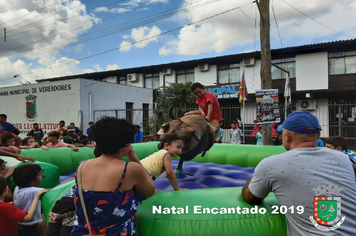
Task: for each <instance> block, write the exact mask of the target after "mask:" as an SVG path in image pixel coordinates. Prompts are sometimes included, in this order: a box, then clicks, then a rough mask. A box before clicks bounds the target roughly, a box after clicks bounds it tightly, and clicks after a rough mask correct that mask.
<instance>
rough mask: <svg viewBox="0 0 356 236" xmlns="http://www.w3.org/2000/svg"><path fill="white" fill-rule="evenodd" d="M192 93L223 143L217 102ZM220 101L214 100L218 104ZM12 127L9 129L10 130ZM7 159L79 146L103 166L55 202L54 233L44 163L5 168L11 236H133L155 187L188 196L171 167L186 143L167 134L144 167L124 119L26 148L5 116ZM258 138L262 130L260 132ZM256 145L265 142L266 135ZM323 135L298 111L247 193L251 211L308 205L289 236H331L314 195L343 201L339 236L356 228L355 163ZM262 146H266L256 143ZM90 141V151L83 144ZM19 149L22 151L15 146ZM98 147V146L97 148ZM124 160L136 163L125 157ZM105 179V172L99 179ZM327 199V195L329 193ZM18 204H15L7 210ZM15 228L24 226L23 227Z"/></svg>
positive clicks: (289, 217)
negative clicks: (271, 201)
mask: <svg viewBox="0 0 356 236" xmlns="http://www.w3.org/2000/svg"><path fill="white" fill-rule="evenodd" d="M191 89H192V92H193V93H194V94H195V95H196V96H197V104H198V106H199V110H197V111H192V112H188V113H187V115H190V114H198V115H202V116H204V118H205V120H206V121H207V123H208V124H209V125H210V132H211V133H212V134H214V136H213V137H214V140H215V143H221V141H222V138H223V136H224V131H223V129H222V127H221V126H222V118H221V111H220V113H219V110H220V106H219V103H218V101H217V99H216V100H215V99H214V98H213V97H212V96H213V95H212V96H211V94H209V93H210V92H207V91H205V88H204V86H203V85H201V84H199V83H196V84H193V86H192V88H191ZM214 97H215V96H214ZM4 121H5V124H4ZM0 122H1V124H4V125H1V128H2V129H3V131H2V132H1V138H0V140H1V143H0V145H2V148H0V155H3V154H4V153H5V154H6V153H7V152H8V153H11V155H12V157H15V158H17V159H19V160H22V161H26V160H30V161H34V160H33V159H30V158H28V159H24V158H25V157H22V156H20V155H19V154H20V153H21V149H20V148H25V149H28V148H42V149H44V150H47V149H49V148H59V147H66V148H71V149H72V150H73V151H78V146H79V145H82V146H86V145H88V144H89V145H95V146H96V153H95V155H96V158H94V159H89V160H85V161H83V162H81V163H80V164H79V167H78V169H77V171H76V173H75V185H74V186H73V187H72V189H70V191H69V192H68V193H67V194H65V195H64V197H63V198H61V199H60V200H58V201H57V202H56V204H55V206H54V207H53V209H52V212H51V213H50V215H49V227H48V229H47V226H46V224H45V222H44V217H43V214H42V213H41V201H40V199H41V195H42V194H44V193H45V192H46V191H48V190H46V189H43V188H39V187H38V186H39V185H40V183H41V180H42V177H43V174H42V171H43V169H42V168H41V167H40V166H39V165H37V164H35V163H34V164H26V165H20V166H18V167H16V168H12V167H8V168H7V167H6V162H4V161H3V160H1V159H0V228H1V230H3V229H6V232H10V233H9V234H8V235H11V236H12V235H17V233H19V235H40V236H43V235H52V236H54V235H136V234H137V228H136V224H135V220H136V212H137V207H138V206H139V205H140V204H142V201H143V200H145V199H146V198H148V197H151V196H152V195H154V194H155V192H156V191H157V190H156V189H155V184H154V180H155V179H156V178H157V177H158V176H160V175H161V174H162V173H163V172H166V175H167V178H168V179H169V181H170V183H171V185H172V187H173V189H174V190H176V191H180V190H187V189H184V188H181V187H180V186H179V184H178V182H177V179H176V175H175V173H174V171H173V167H172V163H171V158H172V157H177V156H179V155H181V154H182V150H183V147H184V144H185V143H184V142H185V140H184V139H183V138H182V137H179V136H178V135H177V134H169V135H165V136H164V138H163V139H162V140H161V141H160V143H159V145H158V147H159V149H160V150H159V151H158V152H155V153H153V154H152V155H150V156H148V157H146V158H144V159H142V160H139V158H138V157H137V155H136V154H135V150H134V148H133V146H132V145H131V143H140V142H144V136H143V133H142V131H140V126H138V125H132V124H130V123H129V122H128V121H126V120H121V119H117V118H114V117H103V118H101V119H100V120H98V121H97V122H96V123H95V124H94V123H93V122H90V123H89V126H90V127H89V128H88V130H87V136H83V134H82V131H81V130H80V129H78V128H76V127H75V124H74V123H71V124H70V125H69V126H65V122H64V121H60V122H59V128H58V130H56V131H51V132H49V133H48V134H47V137H46V138H43V137H44V133H43V131H42V130H41V129H39V128H38V125H36V124H34V129H33V130H31V132H30V133H29V134H28V137H27V138H24V139H23V140H20V143H19V137H18V136H17V135H16V134H12V133H11V132H9V129H11V128H12V127H11V125H9V123H7V121H6V116H5V118H4V116H2V115H0ZM241 126H242V122H241V119H240V118H238V119H236V120H235V121H233V122H232V123H231V129H230V130H229V135H230V138H231V143H235V144H240V143H241V140H242V137H243V133H242V131H241V129H240V127H241ZM259 131H260V128H259ZM259 131H258V132H257V133H256V138H257V143H258V142H262V135H260V132H259ZM320 131H321V126H320V124H319V122H318V119H317V118H316V117H315V116H314V115H312V114H311V113H309V112H307V111H297V112H294V113H292V114H290V115H289V116H288V118H287V119H286V120H285V121H284V123H283V124H282V125H280V126H278V127H277V129H276V135H277V136H276V139H275V140H274V142H275V143H276V145H283V146H284V147H285V149H286V150H287V152H285V153H282V154H280V155H276V156H271V157H268V158H265V159H263V160H262V161H261V162H260V163H259V164H258V165H257V167H256V169H255V171H254V173H253V176H252V177H251V178H250V179H249V180H248V181H247V183H246V184H245V186H244V187H243V189H242V197H243V199H244V200H245V201H246V202H247V203H250V204H260V203H261V202H262V201H263V199H264V198H265V197H266V196H267V195H268V194H269V193H270V192H274V193H275V195H276V198H277V200H278V202H279V204H280V205H283V206H287V207H291V206H298V205H302V206H305V207H304V210H305V214H303V215H298V214H294V212H287V213H286V214H285V215H286V221H287V231H288V235H329V234H324V233H325V232H320V231H318V229H317V228H315V227H314V224H313V223H312V222H310V219H309V216H313V215H314V201H313V199H314V196H315V195H318V194H317V193H316V192H315V191H314V190H315V189H318V187H319V186H329V185H330V186H336V188H339V189H340V191H339V195H338V196H339V197H341V199H342V206H343V208H342V214H343V215H345V217H346V218H347V219H348V220H346V221H344V222H343V223H342V226H341V227H340V226H339V227H340V228H339V229H335V230H338V231H335V232H337V233H339V234H340V235H352V234H353V231H354V229H355V227H356V222H355V221H354V220H353V219H354V218H355V217H356V209H355V206H356V199H355V198H354V197H353V196H354V193H355V192H356V182H355V176H356V167H355V166H356V154H355V153H353V152H352V151H350V150H348V147H347V143H346V142H345V140H344V138H343V137H340V136H336V137H330V138H328V139H327V140H325V146H326V147H318V145H317V142H318V140H319V138H320ZM259 139H260V140H259ZM84 141H86V144H85V145H84V143H83V142H84ZM17 143H18V145H17ZM91 147H93V146H91ZM124 156H126V157H127V158H128V159H129V160H130V162H126V161H124V160H123V159H122V158H123V157H124ZM102 170H105V171H102ZM11 175H12V176H13V179H14V182H15V184H16V185H17V186H16V188H15V189H14V191H13V193H12V192H11V191H10V190H9V187H8V184H7V181H6V178H8V177H9V176H11ZM324 194H327V195H330V192H324ZM12 200H13V201H14V205H12V204H10V203H9V201H12ZM16 222H17V223H16Z"/></svg>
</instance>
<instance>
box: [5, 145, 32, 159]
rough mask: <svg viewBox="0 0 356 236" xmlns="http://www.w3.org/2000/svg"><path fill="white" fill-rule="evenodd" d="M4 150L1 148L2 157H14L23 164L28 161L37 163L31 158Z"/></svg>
mask: <svg viewBox="0 0 356 236" xmlns="http://www.w3.org/2000/svg"><path fill="white" fill-rule="evenodd" d="M4 149H5V148H0V156H9V157H13V158H16V159H17V160H19V161H22V162H26V161H33V162H35V161H36V160H35V159H33V158H31V157H25V156H20V155H17V154H16V153H12V152H8V151H6V150H4Z"/></svg>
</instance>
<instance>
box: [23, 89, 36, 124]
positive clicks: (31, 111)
mask: <svg viewBox="0 0 356 236" xmlns="http://www.w3.org/2000/svg"><path fill="white" fill-rule="evenodd" d="M36 98H37V96H35V95H28V96H26V97H25V99H26V118H27V119H28V120H29V121H33V120H35V119H36V117H37V107H36Z"/></svg>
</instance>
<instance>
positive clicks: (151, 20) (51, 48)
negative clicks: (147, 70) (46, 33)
mask: <svg viewBox="0 0 356 236" xmlns="http://www.w3.org/2000/svg"><path fill="white" fill-rule="evenodd" d="M217 1H221V0H212V1H210V2H204V3H202V4H197V5H194V6H191V7H187V8H183V9H178V10H176V11H174V10H175V9H176V8H173V9H170V10H166V11H163V12H161V13H158V14H154V15H153V16H155V15H158V16H156V17H153V18H152V19H148V20H144V19H146V18H149V17H152V16H147V17H143V18H140V19H137V20H135V21H136V23H135V21H129V22H125V23H121V24H118V25H115V26H112V27H107V28H105V29H101V30H98V31H94V32H91V33H87V34H83V35H82V36H89V37H88V38H83V39H80V40H79V43H83V42H88V41H91V40H95V39H100V38H103V37H106V36H109V35H112V34H115V33H119V32H122V31H125V30H128V29H132V28H135V27H138V26H142V25H145V24H148V23H152V22H155V21H158V20H162V19H165V18H168V17H170V16H173V15H177V14H180V13H183V12H186V11H188V10H191V9H194V8H197V7H201V6H205V5H208V4H210V3H213V2H217ZM189 5H192V4H186V6H189ZM166 12H168V13H166ZM162 13H166V14H163V15H161V16H159V14H162ZM140 21H142V22H140ZM129 24H131V25H129ZM122 25H123V26H124V28H118V29H114V30H112V31H109V32H104V33H103V34H101V35H94V34H95V33H97V32H99V31H104V30H107V29H110V28H115V27H118V26H122ZM125 25H126V26H125ZM79 28H80V29H81V28H82V27H79ZM70 31H73V30H70ZM70 31H67V32H70ZM67 32H65V33H67ZM52 37H56V36H52ZM52 37H49V38H52ZM80 37H81V36H79V38H80ZM90 37H91V38H90ZM49 38H46V39H49ZM76 38H77V37H72V38H69V39H66V40H67V41H66V42H61V43H59V44H56V45H53V46H51V47H48V48H45V49H42V50H41V49H40V51H41V52H39V50H37V52H36V53H34V52H28V53H27V54H31V55H32V56H33V55H38V54H42V53H46V52H50V51H53V50H56V49H59V48H61V47H63V46H70V45H72V44H77V43H78V42H73V43H69V44H68V42H70V41H71V40H74V39H76ZM46 39H41V40H38V41H35V42H32V43H28V44H25V45H22V46H18V47H15V48H11V49H8V50H4V51H2V52H0V53H4V52H7V51H11V50H14V49H19V48H22V47H25V46H28V45H31V44H35V43H38V42H41V41H44V40H46ZM23 56H26V54H25V55H24V54H22V55H21V56H12V57H10V59H14V58H16V57H23Z"/></svg>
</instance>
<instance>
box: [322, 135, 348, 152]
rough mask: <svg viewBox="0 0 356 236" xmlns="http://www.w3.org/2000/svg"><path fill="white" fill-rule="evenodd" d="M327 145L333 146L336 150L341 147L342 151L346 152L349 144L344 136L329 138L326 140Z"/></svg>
mask: <svg viewBox="0 0 356 236" xmlns="http://www.w3.org/2000/svg"><path fill="white" fill-rule="evenodd" d="M325 143H328V144H331V145H333V146H334V148H337V147H339V146H340V147H341V148H342V150H345V151H347V150H348V146H347V142H346V140H345V139H344V137H342V136H332V137H329V138H327V139H326V140H325Z"/></svg>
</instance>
